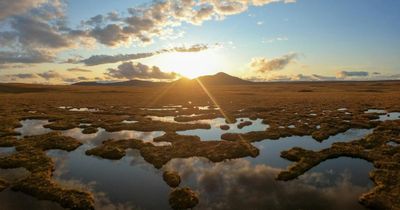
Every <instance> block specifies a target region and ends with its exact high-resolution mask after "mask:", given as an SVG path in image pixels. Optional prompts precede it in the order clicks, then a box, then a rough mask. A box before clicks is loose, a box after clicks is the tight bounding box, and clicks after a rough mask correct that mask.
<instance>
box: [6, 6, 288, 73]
mask: <svg viewBox="0 0 400 210" xmlns="http://www.w3.org/2000/svg"><path fill="white" fill-rule="evenodd" d="M275 2H283V3H290V2H293V1H288V0H229V1H215V0H199V1H189V0H176V1H153V2H152V3H149V4H146V5H144V6H141V7H136V8H129V9H128V13H121V14H119V13H117V12H109V13H106V14H99V15H96V16H94V17H91V18H89V19H88V20H82V21H81V24H80V26H79V27H77V28H75V29H73V28H70V27H68V25H67V23H68V21H67V18H66V16H65V11H66V10H65V8H66V6H67V5H66V4H65V2H64V1H62V0H52V1H47V0H29V1H28V0H13V1H2V2H0V21H2V20H7V24H3V25H1V26H0V27H2V29H3V30H2V32H0V43H1V45H2V47H3V48H6V49H7V50H8V51H3V52H2V56H3V59H1V58H0V62H2V63H7V62H10V63H18V62H21V63H29V62H32V63H42V62H49V61H54V59H55V58H56V57H57V54H58V53H59V52H60V51H63V50H70V49H74V48H79V47H82V46H87V45H91V46H92V45H93V44H94V43H95V42H97V43H100V44H103V45H106V46H120V45H124V44H132V43H133V42H138V43H139V44H145V43H151V42H152V41H153V39H154V38H163V39H165V38H173V37H176V34H181V31H179V30H177V28H178V27H179V26H181V25H182V24H183V23H189V24H195V25H201V24H202V23H203V22H204V21H207V20H222V19H224V18H225V17H226V16H229V15H234V14H239V13H242V12H244V11H246V10H247V9H248V8H249V7H250V6H263V5H266V4H269V3H275ZM124 14H127V15H124ZM198 47H201V46H198ZM198 49H199V48H198ZM176 50H177V51H179V50H182V51H183V50H184V49H176ZM192 50H196V48H193V49H192ZM31 52H35V53H36V52H37V53H39V54H40V55H46V57H43V56H38V55H30V53H31ZM5 54H7V56H6V57H5ZM19 55H23V56H19ZM26 55H30V56H26ZM126 56H127V57H125V56H124V55H122V56H119V58H120V59H121V60H120V61H127V60H128V58H129V57H130V56H129V55H126ZM131 56H133V55H131ZM4 57H5V58H4ZM97 58H101V59H116V60H118V56H117V57H116V58H112V57H97ZM88 62H90V60H89V61H88ZM89 65H91V64H89ZM93 65H96V64H93Z"/></svg>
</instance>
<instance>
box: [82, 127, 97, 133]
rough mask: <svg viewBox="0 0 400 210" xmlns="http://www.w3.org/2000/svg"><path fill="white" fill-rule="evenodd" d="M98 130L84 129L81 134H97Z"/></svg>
mask: <svg viewBox="0 0 400 210" xmlns="http://www.w3.org/2000/svg"><path fill="white" fill-rule="evenodd" d="M97 131H98V129H97V128H95V127H86V128H84V129H83V130H82V133H83V134H92V133H97Z"/></svg>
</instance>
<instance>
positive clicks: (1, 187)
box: [0, 179, 8, 192]
mask: <svg viewBox="0 0 400 210" xmlns="http://www.w3.org/2000/svg"><path fill="white" fill-rule="evenodd" d="M7 187H8V183H7V182H6V181H4V180H2V179H0V192H1V191H3V190H5V189H7Z"/></svg>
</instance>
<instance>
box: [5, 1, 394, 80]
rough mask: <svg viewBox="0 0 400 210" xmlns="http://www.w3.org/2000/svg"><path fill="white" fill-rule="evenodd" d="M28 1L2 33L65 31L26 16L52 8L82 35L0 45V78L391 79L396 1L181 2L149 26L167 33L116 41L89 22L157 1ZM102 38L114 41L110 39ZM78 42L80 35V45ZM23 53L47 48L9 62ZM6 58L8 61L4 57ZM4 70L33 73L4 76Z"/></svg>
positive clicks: (122, 20) (126, 15)
mask: <svg viewBox="0 0 400 210" xmlns="http://www.w3.org/2000/svg"><path fill="white" fill-rule="evenodd" d="M36 1H37V2H39V3H37V4H36V5H30V6H31V7H28V9H22V10H21V12H20V13H15V14H14V13H13V14H10V15H9V16H5V17H1V16H0V22H1V24H0V26H2V27H0V30H1V31H3V33H4V32H9V31H15V30H16V31H17V32H19V33H20V34H21V33H22V32H24V31H28V32H29V30H28V29H27V30H22V32H21V31H18V30H21V29H19V28H18V27H16V29H15V28H13V27H10V26H9V25H8V24H9V23H10V22H12V21H15V22H17V23H20V22H21V21H19V22H18V21H16V20H20V19H18V17H19V16H23V17H29V18H32V19H34V20H38V21H40V22H43V23H46V24H49V25H50V26H51V27H53V28H52V30H54V31H53V32H54V33H57V34H58V35H60V36H64V37H66V36H68V35H69V34H67V33H71V32H65V31H61V29H60V28H57V27H58V26H57V27H55V26H54V25H52V24H53V22H54V19H52V20H51V19H44V18H42V17H37V12H34V11H43V10H48V8H52V7H55V8H57V9H59V10H61V11H62V12H61V13H62V18H63V19H64V20H65V21H66V24H67V26H68V27H69V28H70V29H69V30H70V31H72V30H79V31H80V32H81V34H85V35H79V36H80V37H77V38H76V37H73V38H74V39H76V40H73V42H74V43H75V44H70V45H71V46H70V45H68V44H65V47H64V46H61V47H59V46H57V47H56V48H55V47H53V46H51V47H50V48H49V49H45V47H43V46H42V45H47V44H45V43H40V42H38V43H37V44H35V45H32V46H29V48H26V47H22V48H21V47H19V48H12V47H10V46H9V45H6V44H2V43H1V42H0V49H1V51H2V52H7V53H8V54H7V55H8V56H3V57H5V58H3V57H1V54H0V65H1V66H0V76H2V81H7V80H11V81H19V80H23V81H24V80H28V81H38V82H41V81H42V82H43V81H44V82H54V83H57V82H68V81H69V82H71V81H77V80H79V79H77V77H79V76H80V77H81V79H82V80H94V79H97V80H127V79H156V80H157V79H159V80H163V79H171V75H168V76H167V75H166V74H161V73H168V74H169V73H171V72H176V73H177V75H182V76H187V77H195V76H199V75H204V74H212V73H216V72H218V71H225V72H227V73H230V74H233V75H236V76H240V77H242V78H251V79H255V80H297V79H304V80H315V79H316V78H324V79H356V80H363V79H398V78H399V74H400V70H399V66H400V59H399V58H400V40H399V37H400V13H399V12H398V11H400V1H396V0H384V1H382V0H297V1H296V2H293V3H289V2H286V3H285V2H284V1H283V0H282V1H281V2H277V3H268V4H267V3H266V1H264V3H262V4H263V5H257V4H255V3H254V2H253V3H252V1H251V0H249V1H248V3H244V4H245V5H244V6H245V7H244V8H245V9H239V10H232V11H230V13H227V12H223V11H222V9H221V10H219V8H218V7H222V6H225V4H214V3H213V1H209V2H210V3H208V4H206V5H194V6H191V7H190V8H188V9H187V12H188V13H187V14H186V15H185V17H183V19H184V20H181V19H180V20H176V19H174V23H175V25H171V26H168V27H164V26H163V27H159V28H157V29H160V30H161V31H162V33H167V32H168V30H170V31H169V32H168V33H167V34H156V35H155V33H154V31H151V32H149V31H146V30H147V29H146V30H141V33H144V34H146V36H147V35H148V34H150V33H152V34H151V35H148V36H151V37H150V38H149V39H151V42H143V41H140V40H137V39H138V38H137V36H138V34H136V33H135V34H132V33H129V34H127V33H125V32H124V33H123V34H122V35H121V36H122V37H123V40H122V39H121V37H112V36H113V35H110V33H102V34H100V32H99V30H96V27H97V29H102V30H103V29H105V28H106V27H107V26H108V25H110V24H115V25H118V27H120V28H121V29H122V28H123V27H124V26H127V23H126V22H125V20H126V18H129V17H132V16H135V15H133V14H131V13H129V12H128V8H141V9H142V10H149V8H154V5H155V4H157V3H159V2H165V1H158V2H153V1H145V0H140V1H131V0H119V1H100V0H85V1H78V0H69V1H64V2H62V7H60V6H59V5H50V6H49V5H45V3H40V1H41V0H36ZM42 1H43V0H42ZM30 2H32V1H30ZM171 2H172V1H171ZM175 2H180V1H179V0H178V1H175ZM193 2H194V3H196V1H193ZM219 2H222V1H219ZM237 2H245V1H240V0H237ZM237 2H236V3H237ZM260 2H261V1H260ZM10 4H12V1H11V0H10ZM27 4H29V3H27ZM210 6H211V7H213V8H214V10H213V12H212V13H210V17H212V18H203V19H201V21H200V23H196V24H194V23H193V22H190V21H187V20H188V19H189V18H191V17H192V15H193V14H192V13H193V11H198V10H199V8H201V7H210ZM242 6H243V5H242ZM109 12H114V13H115V14H118V17H120V20H118V21H104V22H101V24H100V25H87V24H86V25H85V24H82V22H83V21H87V20H89V19H90V18H91V17H94V16H96V15H99V14H100V15H104V17H105V16H106V15H107V13H109ZM191 12H192V13H191ZM174 14H175V13H174ZM174 14H172V13H171V14H169V15H165V18H176V17H173V15H174ZM140 23H144V22H140ZM140 23H137V22H135V23H129V24H128V25H129V26H132V27H137V26H136V25H135V24H140ZM165 24H167V23H165ZM14 25H16V24H14ZM101 32H103V31H101ZM96 33H99V34H100V35H98V34H96ZM160 33H161V32H160ZM15 36H16V38H17V39H16V41H15V42H16V43H17V44H18V39H21V38H20V37H18V36H21V35H15ZM100 36H101V37H100ZM106 36H107V37H106ZM110 37H111V38H112V39H121V40H110V39H111V38H110ZM68 38H69V39H71V38H70V37H68ZM125 38H126V39H125ZM146 38H147V37H146ZM83 39H84V40H85V41H84V43H81V42H82V40H83ZM127 39H129V40H127ZM1 40H2V39H1V38H0V41H1ZM117 41H118V42H117ZM88 43H90V44H88ZM116 43H117V44H116ZM15 45H16V44H14V46H15ZM72 45H74V46H72ZM195 45H201V46H206V47H204V48H202V49H201V50H195V51H193V52H192V51H190V50H185V52H177V51H176V50H173V49H174V48H176V47H185V48H190V47H191V46H195ZM162 49H169V52H167V53H156V54H155V55H152V56H149V57H146V58H142V59H132V60H129V59H128V60H126V59H125V60H120V61H118V62H112V63H101V64H99V65H93V66H91V65H86V64H85V63H84V62H67V63H66V62H64V61H65V60H68V59H70V60H71V58H73V57H75V58H79V59H80V60H84V59H86V58H90V57H91V56H93V55H109V56H115V55H118V54H124V55H127V54H128V55H132V54H136V53H150V52H155V51H158V50H162ZM46 50H47V51H46ZM31 51H35V52H36V51H39V52H40V53H43V52H46V53H47V54H49V53H50V56H51V57H52V58H51V59H45V60H44V61H40V62H38V61H35V62H33V63H29V62H26V61H23V62H22V63H18V62H19V59H18V58H19V57H21V55H20V54H18V53H21V52H22V53H24V52H27V53H29V52H31ZM181 51H182V50H181ZM189 51H190V52H189ZM12 52H13V53H12ZM15 52H18V53H15ZM9 54H10V55H9ZM10 56H17V58H16V59H10ZM18 56H19V57H18ZM138 63H140V64H142V65H138ZM123 64H125V65H124V66H122V65H123ZM128 64H129V65H128ZM18 66H20V67H21V68H17V67H18ZM144 66H145V67H144ZM153 67H156V68H157V69H156V70H155V69H153ZM68 69H81V70H82V69H83V70H84V71H78V70H76V71H71V70H68ZM110 69H112V70H115V71H110ZM153 71H154V72H153ZM155 71H157V72H155ZM158 71H160V72H161V73H160V72H158ZM46 72H47V73H48V72H51V74H47V75H53V78H48V77H43V75H42V76H41V75H40V74H43V73H46ZM111 72H113V73H111ZM351 72H355V73H354V74H352V73H351ZM357 72H358V73H357ZM365 72H367V74H365ZM147 73H148V74H147ZM13 74H36V75H33V76H31V77H30V76H27V75H24V76H14V77H13ZM149 75H150V76H149ZM313 75H314V76H313ZM315 75H317V76H322V77H315ZM153 76H154V78H152V77H153ZM53 79H54V81H51V80H53Z"/></svg>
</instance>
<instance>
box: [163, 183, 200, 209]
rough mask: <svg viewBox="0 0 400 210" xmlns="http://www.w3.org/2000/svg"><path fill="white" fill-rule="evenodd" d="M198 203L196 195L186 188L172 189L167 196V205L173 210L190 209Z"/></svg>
mask: <svg viewBox="0 0 400 210" xmlns="http://www.w3.org/2000/svg"><path fill="white" fill-rule="evenodd" d="M198 203H199V198H198V195H197V194H196V193H195V192H194V191H192V190H191V189H189V188H187V187H185V188H177V189H174V190H172V192H171V193H170V195H169V205H170V206H171V208H172V209H174V210H183V209H192V208H193V207H195V206H196V205H197V204H198Z"/></svg>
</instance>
